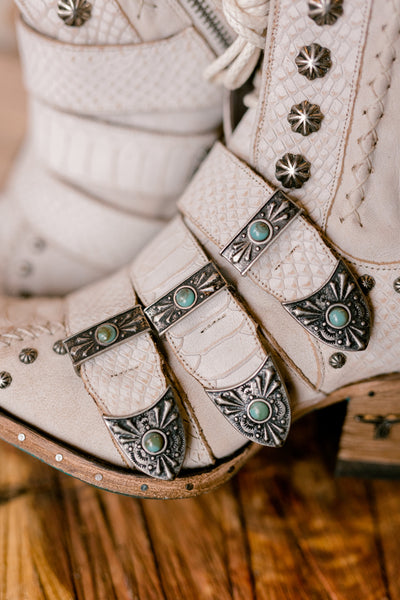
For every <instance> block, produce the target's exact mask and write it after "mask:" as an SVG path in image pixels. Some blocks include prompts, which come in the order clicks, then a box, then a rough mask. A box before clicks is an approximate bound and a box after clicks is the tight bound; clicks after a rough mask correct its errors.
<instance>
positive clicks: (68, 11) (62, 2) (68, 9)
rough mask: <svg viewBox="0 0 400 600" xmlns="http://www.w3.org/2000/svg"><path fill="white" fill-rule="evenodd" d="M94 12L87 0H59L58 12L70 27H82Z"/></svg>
mask: <svg viewBox="0 0 400 600" xmlns="http://www.w3.org/2000/svg"><path fill="white" fill-rule="evenodd" d="M91 12H92V5H91V4H90V2H87V0H59V2H58V5H57V14H58V16H59V17H60V19H62V20H63V21H64V23H65V24H66V25H68V26H69V27H82V25H84V24H85V23H86V21H87V20H88V19H90V15H91Z"/></svg>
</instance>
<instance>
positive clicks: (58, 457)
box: [55, 454, 63, 462]
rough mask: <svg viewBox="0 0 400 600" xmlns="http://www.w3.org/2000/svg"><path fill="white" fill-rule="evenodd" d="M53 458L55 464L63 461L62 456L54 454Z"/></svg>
mask: <svg viewBox="0 0 400 600" xmlns="http://www.w3.org/2000/svg"><path fill="white" fill-rule="evenodd" d="M55 458H56V461H57V462H61V461H62V459H63V455H62V454H56V456H55Z"/></svg>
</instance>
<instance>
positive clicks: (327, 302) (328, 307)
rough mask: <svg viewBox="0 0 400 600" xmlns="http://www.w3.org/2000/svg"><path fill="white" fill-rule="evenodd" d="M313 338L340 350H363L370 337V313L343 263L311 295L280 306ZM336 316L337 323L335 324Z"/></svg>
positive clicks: (359, 290)
mask: <svg viewBox="0 0 400 600" xmlns="http://www.w3.org/2000/svg"><path fill="white" fill-rule="evenodd" d="M283 306H284V307H285V308H286V310H288V311H289V313H290V314H291V315H292V316H293V317H294V318H295V319H297V320H298V321H299V322H300V323H301V325H303V327H304V328H305V329H307V330H308V331H309V332H310V333H311V334H312V335H314V336H315V337H316V338H318V339H319V340H321V341H322V342H324V343H325V344H328V345H330V346H333V347H334V348H338V349H340V350H352V351H357V350H365V348H366V347H367V345H368V341H369V337H370V322H371V318H370V313H369V309H368V306H367V303H366V301H365V296H364V294H363V293H362V291H361V289H360V288H359V286H358V284H357V282H356V280H355V278H354V277H353V275H352V274H351V273H350V271H349V270H348V268H347V267H346V265H345V264H344V263H343V261H341V260H339V261H338V264H337V267H336V269H335V272H334V273H333V275H332V277H331V278H330V280H329V281H328V282H327V283H326V284H325V285H324V286H323V287H322V288H321V289H320V290H318V291H317V292H316V293H315V294H312V295H311V296H309V297H308V298H304V299H303V300H299V301H296V302H287V303H285V304H283ZM335 312H337V314H338V316H339V318H340V320H341V321H342V323H340V320H339V321H338V322H336V323H335V320H334V319H333V317H334V316H335Z"/></svg>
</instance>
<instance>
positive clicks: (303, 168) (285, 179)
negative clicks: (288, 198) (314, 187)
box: [275, 152, 311, 188]
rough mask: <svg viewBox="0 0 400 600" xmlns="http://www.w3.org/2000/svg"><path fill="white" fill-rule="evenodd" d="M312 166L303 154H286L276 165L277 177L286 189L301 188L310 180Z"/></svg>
mask: <svg viewBox="0 0 400 600" xmlns="http://www.w3.org/2000/svg"><path fill="white" fill-rule="evenodd" d="M310 169H311V164H310V163H309V162H308V160H307V159H306V158H304V156H302V155H301V154H291V153H290V152H288V153H287V154H284V155H283V156H282V158H281V159H280V160H278V162H277V163H276V165H275V177H276V178H277V179H278V180H279V181H280V182H281V183H282V185H283V186H284V187H285V188H301V187H302V186H303V185H304V184H305V183H306V181H308V180H309V179H310V176H311V173H310Z"/></svg>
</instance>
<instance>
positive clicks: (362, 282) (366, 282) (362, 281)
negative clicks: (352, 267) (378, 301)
mask: <svg viewBox="0 0 400 600" xmlns="http://www.w3.org/2000/svg"><path fill="white" fill-rule="evenodd" d="M358 285H359V286H360V288H361V289H362V291H363V292H364V294H368V293H369V292H370V291H371V290H372V288H373V287H374V286H375V279H374V278H373V277H372V276H371V275H361V277H359V278H358Z"/></svg>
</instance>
